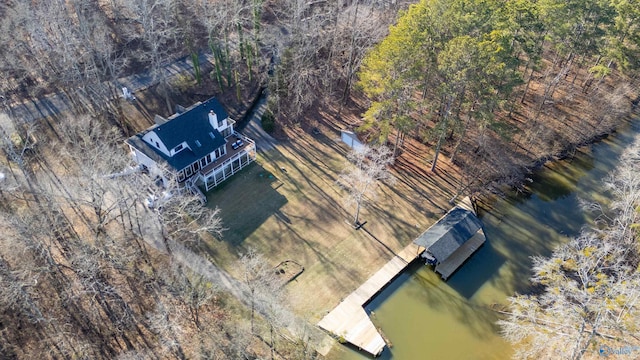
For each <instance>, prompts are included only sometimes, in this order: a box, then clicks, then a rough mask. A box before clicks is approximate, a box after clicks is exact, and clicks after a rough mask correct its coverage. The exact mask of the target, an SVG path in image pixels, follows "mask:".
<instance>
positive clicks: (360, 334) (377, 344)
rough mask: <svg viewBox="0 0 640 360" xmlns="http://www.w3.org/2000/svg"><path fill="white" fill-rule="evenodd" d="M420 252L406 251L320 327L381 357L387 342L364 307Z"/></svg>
mask: <svg viewBox="0 0 640 360" xmlns="http://www.w3.org/2000/svg"><path fill="white" fill-rule="evenodd" d="M418 251H419V247H418V246H417V245H415V244H413V243H412V244H410V245H409V246H407V247H406V248H404V249H403V250H402V251H400V252H399V253H398V254H397V255H396V256H394V257H393V258H392V259H391V260H389V262H388V263H387V264H386V265H384V266H383V267H382V268H381V269H380V270H378V272H376V273H375V274H374V275H373V276H371V277H370V278H369V280H367V281H366V282H365V283H364V284H362V285H361V286H360V287H359V288H357V289H356V290H355V291H354V292H352V293H351V294H350V295H349V296H347V297H346V298H345V299H344V300H343V301H342V302H341V303H340V304H339V305H338V306H336V308H334V309H333V310H332V311H331V312H330V313H329V314H327V315H326V316H325V317H324V318H323V319H322V320H320V322H319V323H318V326H320V327H321V328H323V329H324V330H326V331H328V332H330V333H332V334H334V335H335V336H337V337H338V338H340V340H341V341H342V340H344V341H347V342H349V343H351V344H353V345H355V346H357V347H358V348H360V349H362V350H364V351H366V352H368V353H369V354H371V355H373V356H377V355H379V354H380V353H381V352H382V350H383V349H384V346H385V345H386V344H385V341H384V339H383V338H382V335H380V333H379V332H378V330H377V329H376V327H375V325H373V323H372V322H371V319H369V315H367V313H366V312H365V310H364V309H363V307H362V306H363V305H364V304H366V303H367V302H368V301H369V300H371V299H372V298H373V297H374V296H375V295H376V294H378V293H379V292H380V291H381V290H382V289H383V288H384V287H385V286H386V285H387V284H388V283H389V282H391V280H393V279H394V278H395V277H396V276H398V274H400V272H402V270H404V269H405V268H406V267H407V265H409V263H411V262H412V261H413V260H415V259H416V258H417V257H418V255H419V252H418Z"/></svg>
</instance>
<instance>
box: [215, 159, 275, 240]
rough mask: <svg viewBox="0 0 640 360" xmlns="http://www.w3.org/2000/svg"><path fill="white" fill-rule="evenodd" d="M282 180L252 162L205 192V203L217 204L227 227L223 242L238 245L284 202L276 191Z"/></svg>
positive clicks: (223, 222)
mask: <svg viewBox="0 0 640 360" xmlns="http://www.w3.org/2000/svg"><path fill="white" fill-rule="evenodd" d="M281 185H282V182H281V181H280V180H279V179H278V178H277V177H276V176H275V175H274V174H272V173H271V172H269V171H267V170H265V169H264V168H263V167H262V166H260V164H257V163H255V162H254V163H252V164H250V165H249V166H247V167H246V168H244V169H242V170H241V171H240V172H239V173H237V174H235V175H234V176H232V177H231V178H229V179H227V180H226V181H225V182H223V183H222V184H220V185H219V186H217V187H216V188H215V189H213V190H212V191H210V192H209V193H208V194H207V206H209V207H212V208H214V207H219V208H220V210H221V217H222V224H223V226H224V227H225V228H226V229H227V230H226V231H224V233H223V241H225V242H228V243H229V244H230V245H232V246H234V247H235V246H239V245H241V244H242V242H243V241H244V240H245V239H246V238H247V237H248V236H249V235H251V234H252V233H253V232H254V231H255V230H256V229H257V228H259V227H260V225H262V224H263V223H264V222H265V221H266V220H267V219H268V218H269V217H270V216H271V215H273V214H275V213H277V212H278V210H279V209H280V208H281V207H282V206H283V205H284V204H286V203H287V198H285V197H284V196H283V195H282V194H280V193H279V192H278V187H280V186H281Z"/></svg>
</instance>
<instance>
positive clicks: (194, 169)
mask: <svg viewBox="0 0 640 360" xmlns="http://www.w3.org/2000/svg"><path fill="white" fill-rule="evenodd" d="M192 166H193V172H196V171H198V169H200V163H199V162H197V161H196V162H194V163H193V165H192Z"/></svg>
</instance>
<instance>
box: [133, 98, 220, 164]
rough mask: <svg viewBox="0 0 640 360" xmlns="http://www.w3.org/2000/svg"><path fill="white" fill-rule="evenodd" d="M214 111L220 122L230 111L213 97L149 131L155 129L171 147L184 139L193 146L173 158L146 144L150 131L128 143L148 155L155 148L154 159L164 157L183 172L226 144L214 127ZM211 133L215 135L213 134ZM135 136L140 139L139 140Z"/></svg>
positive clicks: (166, 144)
mask: <svg viewBox="0 0 640 360" xmlns="http://www.w3.org/2000/svg"><path fill="white" fill-rule="evenodd" d="M211 110H213V112H214V113H216V115H217V117H218V121H222V120H224V119H226V118H227V117H228V115H227V112H226V111H225V110H224V108H223V107H222V105H221V104H220V103H219V102H218V100H216V99H215V98H211V99H209V100H207V101H205V102H203V103H202V104H199V105H197V106H195V107H193V108H192V109H189V110H188V111H186V112H184V113H182V114H180V115H178V116H176V117H175V118H174V119H171V120H169V121H167V122H166V123H164V124H162V125H158V126H155V127H152V128H150V129H148V130H147V131H150V130H153V131H154V132H155V133H156V134H157V135H158V137H159V138H160V140H162V142H163V143H164V144H165V146H166V147H167V148H168V149H169V150H171V149H173V148H174V147H176V146H178V145H179V144H181V143H182V142H183V141H186V142H187V144H188V145H189V148H190V149H185V150H182V151H180V152H179V153H177V154H175V155H174V156H173V157H169V156H166V155H165V154H164V153H162V152H161V151H159V150H157V149H156V148H154V147H153V146H145V145H146V143H145V142H144V140H142V137H143V136H144V134H145V133H146V132H142V133H139V134H136V135H134V136H132V137H131V138H129V140H128V141H127V143H129V144H130V145H132V146H134V147H136V148H137V149H139V150H140V151H142V152H143V153H145V154H146V155H147V156H149V155H150V154H149V152H150V151H152V152H153V154H154V155H156V156H149V157H151V158H152V159H154V160H156V159H158V157H159V158H160V159H164V160H165V161H166V162H167V163H168V164H169V165H170V166H171V167H173V168H174V169H175V170H176V171H180V170H182V169H184V168H186V167H187V166H189V165H190V164H192V163H194V162H195V161H198V160H200V159H202V158H203V157H205V156H206V155H207V154H209V153H211V152H213V151H214V150H215V149H217V148H219V147H221V146H223V145H224V144H225V143H226V141H225V139H224V138H223V137H222V135H221V134H220V132H219V131H218V130H216V129H214V128H213V127H212V126H211V124H210V123H209V116H208V114H209V111H211ZM210 133H211V134H213V136H211V135H210ZM134 138H138V140H139V141H138V140H136V139H134ZM141 143H143V144H141ZM156 162H157V161H156Z"/></svg>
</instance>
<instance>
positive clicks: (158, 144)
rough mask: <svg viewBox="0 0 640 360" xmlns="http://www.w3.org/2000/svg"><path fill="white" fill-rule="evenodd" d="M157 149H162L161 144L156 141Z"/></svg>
mask: <svg viewBox="0 0 640 360" xmlns="http://www.w3.org/2000/svg"><path fill="white" fill-rule="evenodd" d="M156 147H157V148H158V149H160V143H158V142H157V141H156Z"/></svg>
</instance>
